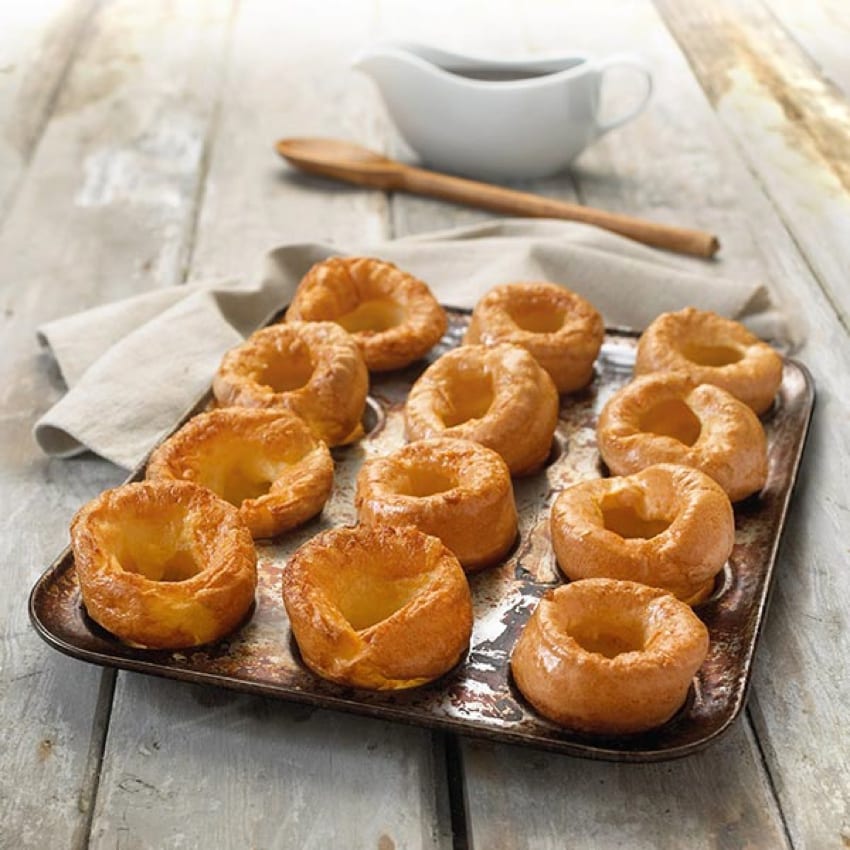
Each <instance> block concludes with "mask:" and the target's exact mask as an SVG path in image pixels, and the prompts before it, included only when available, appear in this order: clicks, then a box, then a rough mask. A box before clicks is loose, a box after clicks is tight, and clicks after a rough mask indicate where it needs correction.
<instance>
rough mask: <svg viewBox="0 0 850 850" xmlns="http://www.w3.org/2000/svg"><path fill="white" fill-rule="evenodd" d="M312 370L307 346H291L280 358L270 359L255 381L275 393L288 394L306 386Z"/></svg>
mask: <svg viewBox="0 0 850 850" xmlns="http://www.w3.org/2000/svg"><path fill="white" fill-rule="evenodd" d="M313 369H314V366H313V361H312V359H311V357H310V352H309V350H308V348H307V346H306V345H304V346H293V347H292V348H291V349H289V350H287V351H286V352H285V353H283V352H281V353H280V356H277V357H270V358H269V359H268V360H267V361H266V363H264V364H263V367H262V369H261V370H260V372H259V374H258V375H257V381H258V383H260V384H263V385H264V386H267V387H270V388H271V389H272V390H273V391H274V392H276V393H288V392H292V391H293V390H300V389H301V387H304V386H306V385H307V383H308V381H309V380H310V378H311V377H312V375H313Z"/></svg>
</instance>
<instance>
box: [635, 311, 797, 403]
mask: <svg viewBox="0 0 850 850" xmlns="http://www.w3.org/2000/svg"><path fill="white" fill-rule="evenodd" d="M635 358H636V359H635V375H645V374H647V373H649V372H683V373H684V374H686V375H688V376H689V377H691V378H692V379H693V380H694V381H695V382H696V383H697V384H714V385H715V386H718V387H722V388H723V389H724V390H726V391H727V392H730V393H732V395H733V396H735V398H737V399H740V400H741V401H743V402H744V404H746V405H748V406H749V407H751V408H752V409H753V410H754V411H755V412H756V413H757V414H761V413H764V412H765V411H766V410H767V409H768V408H769V407H770V406H771V404H773V399H774V398H775V396H776V393H777V391H778V389H779V385H780V383H781V382H782V358H781V357H780V356H779V354H777V352H776V351H774V350H773V349H772V348H771V347H770V346H769V345H768V344H767V343H766V342H762V340H760V339H759V338H758V337H757V336H755V335H754V334H752V333H750V331H748V330H747V329H746V328H745V327H744V326H743V325H742V324H741V323H740V322H736V321H733V320H732V319H725V318H723V317H722V316H718V315H717V314H716V313H712V312H710V311H707V310H697V309H695V308H694V307H686V308H685V309H684V310H679V311H678V312H675V313H662V314H661V315H660V316H658V317H657V318H656V319H655V320H654V321H653V322H652V323H651V324H650V325H649V327H647V329H646V330H645V331H644V332H643V334H641V337H640V339H639V340H638V346H637V353H636V355H635Z"/></svg>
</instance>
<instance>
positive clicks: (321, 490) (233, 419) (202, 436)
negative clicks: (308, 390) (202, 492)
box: [147, 407, 334, 537]
mask: <svg viewBox="0 0 850 850" xmlns="http://www.w3.org/2000/svg"><path fill="white" fill-rule="evenodd" d="M147 477H148V478H150V479H177V480H183V481H192V482H193V483H195V484H200V485H201V486H202V487H207V488H208V489H210V490H212V491H213V492H214V493H215V494H216V495H217V496H219V498H222V499H224V500H225V501H226V502H230V504H231V505H235V506H236V507H237V508H238V509H239V515H240V516H241V517H242V520H243V522H244V523H245V524H246V525H247V526H248V528H249V529H250V530H251V534H252V535H253V536H254V537H274V536H276V535H278V534H283V533H284V532H286V531H290V530H291V529H293V528H295V527H297V526H299V525H301V524H302V523H304V522H306V521H307V520H308V519H311V518H312V517H314V516H315V515H316V514H317V513H319V511H321V510H322V507H323V506H324V504H325V502H326V501H327V499H328V496H330V493H331V488H332V487H333V478H334V464H333V460H332V459H331V453H330V452H329V451H328V447H327V446H326V445H325V444H324V443H323V442H322V441H321V440H320V439H318V437H316V436H315V434H313V432H312V430H311V429H310V427H309V426H308V425H307V424H306V423H305V422H304V420H302V419H300V418H299V417H298V416H296V415H295V414H294V413H290V412H289V411H287V410H256V409H253V408H249V407H223V408H219V409H218V410H211V411H210V412H208V413H201V414H200V415H199V416H195V417H194V418H193V419H190V420H189V421H188V422H187V423H186V424H185V425H184V426H183V427H182V428H181V429H180V430H179V431H178V432H177V433H176V434H174V435H173V436H172V437H170V438H169V439H168V440H166V441H165V442H164V443H163V444H162V445H161V446H160V447H159V448H158V449H157V450H156V451H155V452H154V453H153V454H152V455H151V458H150V460H149V461H148V467H147Z"/></svg>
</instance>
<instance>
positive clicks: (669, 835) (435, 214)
mask: <svg viewBox="0 0 850 850" xmlns="http://www.w3.org/2000/svg"><path fill="white" fill-rule="evenodd" d="M614 5H616V6H617V8H616V9H615V8H614ZM395 8H397V7H395ZM614 14H617V15H618V16H619V17H620V20H621V24H622V26H618V27H616V28H612V27H610V26H608V23H607V22H608V21H610V20H611V17H612V16H613V15H614ZM645 15H646V12H645V7H644V9H643V11H642V10H641V7H640V6H638V5H637V4H633V5H632V6H630V7H629V9H628V10H624V9H623V8H622V4H611V3H609V4H606V3H605V2H601V3H599V2H594V3H593V4H584V5H583V6H581V5H579V6H577V5H576V4H570V5H569V6H567V5H563V6H561V7H554V6H548V5H547V6H531V5H529V4H522V5H518V6H517V7H516V10H515V13H514V14H512V15H510V16H508V17H506V18H505V19H503V20H502V27H501V28H500V29H499V30H498V32H497V34H496V38H500V39H504V40H505V41H508V40H510V47H508V46H507V45H505V46H504V47H503V51H504V50H510V51H511V53H510V54H508V55H522V54H524V53H525V54H527V53H532V54H545V53H550V54H551V53H556V52H558V51H559V50H560V51H563V50H564V49H565V48H566V49H569V47H572V46H580V47H582V48H584V49H585V50H587V51H589V52H592V53H594V54H599V55H604V54H606V53H609V52H614V51H617V50H624V49H625V48H626V47H627V46H628V45H629V43H630V41H633V40H634V37H635V30H636V29H637V31H638V32H639V33H640V34H641V36H642V38H641V44H645V41H646V37H647V36H648V35H651V34H652V29H651V27H650V26H648V25H647V23H646V17H645ZM624 18H625V20H623V19H624ZM651 18H654V16H652V15H651ZM497 20H498V19H497ZM654 24H655V26H658V21H657V19H654ZM567 30H569V32H570V36H571V41H570V43H569V45H565V44H564V43H563V38H562V33H564V32H565V31H567ZM661 30H662V33H663V28H661ZM488 34H489V33H488ZM667 38H668V39H669V36H668V37H667ZM624 42H625V43H624ZM453 46H460V47H462V48H463V49H474V46H475V45H474V44H471V43H465V44H462V45H457V44H455V45H453ZM664 46H665V47H666V49H667V50H669V49H670V43H669V41H667V42H666V44H665V45H664ZM501 55H503V56H504V55H506V54H505V53H504V52H503V53H501ZM674 55H675V51H674ZM653 58H654V57H653ZM676 59H677V61H678V62H681V58H680V57H678V56H676ZM674 64H675V63H674ZM659 76H661V77H663V76H664V73H663V72H661V73H660V74H659ZM624 82H625V81H624ZM690 85H691V86H692V89H693V93H694V94H695V95H696V96H697V97H698V98H700V100H702V96H701V93H700V91H699V87H698V86H697V85H696V84H695V83H694V82H693V81H692V80H691V81H690ZM701 105H702V108H703V110H704V114H705V117H706V118H708V119H709V120H710V116H709V115H708V110H707V107H706V106H705V105H704V103H702V104H701ZM670 111H672V110H670ZM664 118H669V116H668V115H666V114H665V115H664ZM652 119H653V116H652V115H648V116H645V117H642V118H639V119H637V121H636V122H635V124H634V125H631V126H627V127H626V128H624V129H622V130H618V131H616V132H615V134H612V135H611V137H610V140H611V141H610V143H609V146H608V147H609V148H611V149H613V150H614V151H620V156H619V157H616V156H613V157H612V156H611V154H610V152H609V155H608V156H607V157H606V156H605V155H604V153H602V152H600V151H599V150H595V151H591V152H588V154H586V155H585V156H584V157H582V159H581V161H580V162H581V165H579V166H577V167H576V168H575V171H574V174H573V176H572V178H571V176H570V175H562V176H559V177H557V178H553V179H550V180H546V181H536V182H535V183H533V184H530V185H528V187H527V188H529V189H531V190H532V191H538V192H541V193H543V194H547V195H550V196H562V197H570V195H571V193H572V180H573V178H574V179H575V181H576V183H577V185H578V190H579V192H580V193H581V196H582V197H584V198H585V199H586V200H587V202H588V203H591V204H592V205H594V206H601V207H607V208H610V209H613V210H619V211H623V212H629V213H635V214H640V215H647V214H648V215H649V216H650V217H655V218H657V219H658V220H661V221H663V220H667V221H671V222H673V223H677V224H687V225H689V226H702V227H707V228H708V227H716V226H717V225H719V224H725V223H726V222H727V221H728V219H729V218H730V216H729V214H728V212H727V213H726V214H725V216H724V215H718V212H717V210H715V208H714V207H712V208H710V209H708V210H705V209H703V207H702V205H700V204H697V203H694V199H693V197H691V196H689V195H687V194H686V195H685V196H684V197H681V196H680V194H679V191H680V190H681V189H682V188H683V185H682V184H684V186H685V187H687V188H688V189H690V188H691V186H692V184H693V179H692V178H689V177H688V176H687V173H683V172H680V170H678V169H676V170H673V169H672V168H671V166H670V162H669V161H668V162H664V161H661V162H659V161H656V160H655V158H654V157H646V156H636V155H635V152H637V151H643V150H646V149H650V150H656V149H658V147H659V145H660V142H661V141H662V140H660V139H659V135H661V132H663V131H660V130H657V129H655V127H656V123H657V124H658V125H662V126H666V124H665V122H664V120H663V119H662V120H658V121H657V122H656V121H653V120H652ZM678 120H679V123H686V122H687V121H688V118H687V116H683V117H681V118H680V119H678ZM679 140H680V137H678V136H675V137H674V140H673V144H672V145H671V150H672V151H675V150H676V147H675V145H676V142H677V141H679ZM664 141H665V142H666V140H664ZM704 144H705V149H704V150H702V151H700V155H701V159H702V161H703V162H704V163H706V164H709V165H711V166H712V169H713V171H714V172H715V174H714V175H712V174H711V172H709V173H708V174H706V175H705V176H706V178H707V179H711V178H712V176H713V177H714V179H716V178H717V172H720V171H722V169H721V167H720V166H719V165H718V164H716V163H715V157H714V154H713V152H712V150H711V148H710V147H709V146H708V144H709V143H708V142H707V141H706V142H704ZM629 153H631V156H630V155H629ZM674 155H675V154H671V158H672V156H674ZM668 186H669V189H667V187H668ZM665 190H666V191H665ZM393 210H394V220H395V221H396V222H397V223H398V225H399V226H405V225H408V224H409V226H410V227H411V229H413V228H416V229H418V230H425V229H429V228H436V227H445V226H447V225H448V224H450V223H452V222H454V221H456V220H458V219H460V220H461V221H463V220H464V219H465V218H466V216H465V215H464V216H462V217H461V216H458V214H457V212H456V210H454V209H453V208H451V207H450V206H448V205H442V206H440V205H436V204H432V205H429V207H428V208H427V209H426V208H425V206H424V205H423V204H422V203H421V201H419V200H418V199H408V198H405V197H402V196H398V197H396V198H394V200H393ZM408 210H410V211H408ZM456 216H457V218H456ZM736 225H738V226H740V225H739V222H738V221H736ZM402 232H403V231H401V230H399V231H398V234H399V235H402ZM683 262H686V261H683ZM693 265H694V266H696V267H698V268H699V269H700V271H703V272H704V271H705V270H706V268H712V267H713V268H716V269H717V271H718V273H720V268H719V266H720V264H714V265H713V266H712V265H710V264H706V263H697V262H694V263H693ZM462 753H463V765H464V768H465V769H464V777H465V793H466V799H467V813H468V818H469V822H468V830H469V835H470V837H471V846H472V847H474V848H479V847H480V848H535V850H536V848H553V850H554V848H560V847H564V846H569V847H571V848H573V847H575V848H582V847H587V848H597V847H615V846H622V847H629V848H647V850H650V848H656V847H694V848H699V847H714V846H717V844H718V843H721V842H723V841H726V842H728V846H747V845H748V844H749V846H752V847H761V848H765V850H767V848H776V847H782V846H784V845H785V837H784V834H783V828H782V822H781V818H780V816H779V813H778V810H777V807H776V804H775V801H774V799H773V796H772V793H771V790H770V787H769V784H768V781H767V777H766V775H765V773H764V770H763V768H762V765H761V760H760V757H759V753H758V749H757V747H756V746H755V744H754V740H753V737H752V735H751V734H749V733H748V732H747V731H746V730H745V729H739V730H737V731H736V734H735V736H734V738H733V739H732V741H731V742H730V743H725V744H723V745H722V746H721V747H720V748H719V749H717V748H715V749H713V750H710V751H709V752H707V753H704V754H702V755H700V756H699V757H698V758H696V759H688V760H685V761H682V762H679V763H676V764H673V765H648V766H645V765H613V764H600V763H594V764H588V763H587V762H586V761H582V760H578V759H571V758H567V757H563V756H555V755H550V754H545V753H536V752H526V751H523V750H522V749H520V748H514V747H496V746H490V745H483V744H479V743H471V742H463V743H462ZM712 776H713V777H717V780H716V781H711V780H709V781H706V779H705V777H712ZM720 777H723V779H722V780H720ZM671 823H676V824H678V826H677V829H676V831H675V832H672V831H671V830H670V828H669V827H670V824H671Z"/></svg>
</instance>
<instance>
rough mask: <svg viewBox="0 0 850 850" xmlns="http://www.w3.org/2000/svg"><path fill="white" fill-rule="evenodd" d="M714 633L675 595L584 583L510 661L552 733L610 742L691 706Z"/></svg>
mask: <svg viewBox="0 0 850 850" xmlns="http://www.w3.org/2000/svg"><path fill="white" fill-rule="evenodd" d="M708 643H709V641H708V630H707V629H706V627H705V626H704V625H703V623H702V622H701V621H700V620H699V618H697V616H696V615H695V614H694V613H693V611H691V609H690V608H689V607H688V606H687V605H685V604H684V603H683V602H680V601H679V600H677V599H675V598H674V597H673V596H671V595H670V594H669V593H665V592H664V591H663V590H659V589H657V588H653V587H647V586H646V585H643V584H638V583H636V582H632V581H612V580H610V579H587V580H585V581H575V582H571V583H570V584H567V585H562V586H561V587H559V588H556V589H555V590H550V591H549V592H548V593H547V594H546V595H545V596H544V597H543V599H541V600H540V604H539V605H538V606H537V608H536V609H535V611H534V613H533V614H532V615H531V618H530V619H529V621H528V624H527V625H526V627H525V629H524V630H523V633H522V634H521V635H520V638H519V640H518V641H517V644H516V647H515V648H514V652H513V656H512V657H511V672H512V674H513V678H514V681H515V682H516V685H517V687H518V688H519V690H520V691H521V693H522V694H523V696H524V697H525V698H526V699H527V700H528V701H529V702H530V703H531V704H532V705H533V706H534V708H535V709H537V711H539V712H540V714H542V715H543V716H544V717H547V718H549V720H552V721H553V722H554V723H557V724H559V725H561V726H567V727H569V728H571V729H577V730H580V731H583V732H592V733H597V734H606V735H622V734H629V733H633V732H642V731H645V730H647V729H652V728H654V727H655V726H660V725H661V724H662V723H665V722H666V721H667V720H669V719H670V718H671V717H672V716H673V715H674V714H675V713H676V711H677V710H678V709H679V708H680V707H681V706H682V704H683V703H684V702H685V699H686V698H687V695H688V689H689V687H690V685H691V682H692V680H693V677H694V674H695V673H696V672H697V670H698V669H699V668H700V666H701V665H702V663H703V661H704V660H705V657H706V655H707V653H708Z"/></svg>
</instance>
